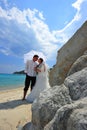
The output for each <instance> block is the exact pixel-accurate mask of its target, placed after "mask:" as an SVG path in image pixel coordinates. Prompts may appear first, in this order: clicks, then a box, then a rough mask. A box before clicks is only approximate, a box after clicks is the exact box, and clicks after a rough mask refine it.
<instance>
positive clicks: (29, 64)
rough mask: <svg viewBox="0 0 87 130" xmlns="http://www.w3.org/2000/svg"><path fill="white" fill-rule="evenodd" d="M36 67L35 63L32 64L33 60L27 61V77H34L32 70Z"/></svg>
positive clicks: (34, 73)
mask: <svg viewBox="0 0 87 130" xmlns="http://www.w3.org/2000/svg"><path fill="white" fill-rule="evenodd" d="M36 66H37V63H36V62H34V61H33V60H28V61H27V62H26V66H25V73H27V75H29V76H36V72H35V71H34V68H35V67H36Z"/></svg>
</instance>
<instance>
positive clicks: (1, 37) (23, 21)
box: [0, 0, 87, 58]
mask: <svg viewBox="0 0 87 130" xmlns="http://www.w3.org/2000/svg"><path fill="white" fill-rule="evenodd" d="M86 1H87V0H77V1H76V2H75V3H73V4H72V6H73V8H75V9H76V11H77V12H76V14H75V16H74V17H73V19H72V20H71V21H70V22H69V23H68V24H67V25H66V26H65V27H64V28H63V29H61V30H57V31H55V30H53V31H52V32H51V31H50V29H49V27H48V25H47V24H46V23H45V18H44V16H43V13H42V12H39V11H38V10H36V9H34V10H30V9H26V10H23V11H21V10H19V9H18V8H16V7H13V8H11V9H8V10H5V9H2V8H1V7H0V12H1V13H0V25H1V27H0V48H1V49H0V50H1V52H2V53H4V54H7V55H8V54H14V55H17V56H23V54H25V53H27V52H29V51H30V50H39V51H42V52H43V53H45V55H46V56H47V57H48V58H52V57H54V54H55V53H56V52H57V50H58V49H59V48H60V47H61V45H63V44H64V43H65V42H66V41H67V40H68V39H69V38H70V37H71V36H72V34H73V33H75V31H76V30H77V29H78V28H79V27H80V26H81V24H83V22H84V21H85V19H86V18H87V17H86V16H85V17H84V18H82V11H83V10H81V5H82V4H83V3H84V2H86ZM4 3H5V5H7V1H5V0H4ZM80 21H81V22H80ZM78 23H80V24H78ZM2 48H3V49H2ZM7 48H8V49H7Z"/></svg>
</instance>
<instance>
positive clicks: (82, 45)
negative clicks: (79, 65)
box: [49, 21, 87, 86]
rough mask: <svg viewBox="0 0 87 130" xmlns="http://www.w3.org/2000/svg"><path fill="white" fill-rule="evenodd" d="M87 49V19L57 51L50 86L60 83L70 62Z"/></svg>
mask: <svg viewBox="0 0 87 130" xmlns="http://www.w3.org/2000/svg"><path fill="white" fill-rule="evenodd" d="M85 50H87V21H86V22H85V23H84V24H83V25H82V27H81V28H80V29H79V30H78V31H77V32H76V33H75V34H74V35H73V37H72V38H71V39H70V40H69V41H68V42H67V43H66V44H65V45H64V46H63V47H62V48H61V49H60V50H59V51H58V55H57V62H56V65H55V66H54V67H53V69H51V71H50V75H49V82H50V85H51V86H55V85H60V84H62V83H63V82H64V80H65V78H66V77H67V73H68V71H69V70H70V68H71V66H72V64H73V63H74V62H75V61H76V60H77V59H78V58H79V57H80V56H81V55H83V53H84V51H85Z"/></svg>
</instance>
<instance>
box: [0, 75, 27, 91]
mask: <svg viewBox="0 0 87 130" xmlns="http://www.w3.org/2000/svg"><path fill="white" fill-rule="evenodd" d="M24 81H25V75H22V74H0V90H5V89H11V88H12V89H14V88H18V87H23V86H24Z"/></svg>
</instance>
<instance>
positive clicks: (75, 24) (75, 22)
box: [53, 0, 87, 44]
mask: <svg viewBox="0 0 87 130" xmlns="http://www.w3.org/2000/svg"><path fill="white" fill-rule="evenodd" d="M85 3H86V4H85ZM82 4H84V5H83V8H86V5H87V0H77V1H76V2H75V3H73V4H72V6H73V7H74V8H75V9H76V14H75V16H74V17H73V19H72V20H71V21H70V22H69V23H68V24H67V25H66V26H65V27H64V28H63V29H61V30H58V31H53V34H54V36H55V37H56V38H57V39H58V41H59V42H60V43H62V44H64V43H66V42H67V40H69V38H70V37H71V36H72V35H73V34H74V33H75V32H76V30H77V29H78V28H79V27H80V26H81V25H82V24H83V23H84V22H85V21H86V20H87V13H85V12H83V9H82ZM83 14H85V16H83Z"/></svg>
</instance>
